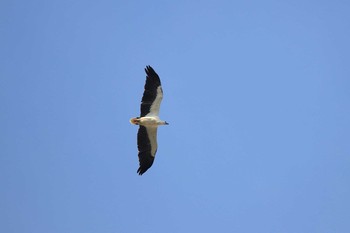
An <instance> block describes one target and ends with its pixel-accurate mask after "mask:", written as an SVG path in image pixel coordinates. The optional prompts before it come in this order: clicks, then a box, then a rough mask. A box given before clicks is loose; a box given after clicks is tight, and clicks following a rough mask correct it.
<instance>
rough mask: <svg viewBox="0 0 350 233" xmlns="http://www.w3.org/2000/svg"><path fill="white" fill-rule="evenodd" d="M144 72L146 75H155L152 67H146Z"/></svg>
mask: <svg viewBox="0 0 350 233" xmlns="http://www.w3.org/2000/svg"><path fill="white" fill-rule="evenodd" d="M145 72H146V74H147V75H151V74H152V73H156V72H155V71H154V69H153V68H152V66H150V65H148V66H146V68H145Z"/></svg>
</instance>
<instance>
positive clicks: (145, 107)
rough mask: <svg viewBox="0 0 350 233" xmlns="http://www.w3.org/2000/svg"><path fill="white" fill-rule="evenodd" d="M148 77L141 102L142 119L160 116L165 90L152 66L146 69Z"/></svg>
mask: <svg viewBox="0 0 350 233" xmlns="http://www.w3.org/2000/svg"><path fill="white" fill-rule="evenodd" d="M145 71H146V74H147V77H146V83H145V90H144V92H143V96H142V100H141V117H144V116H158V114H159V107H160V103H161V101H162V99H163V90H162V86H161V83H160V79H159V76H158V74H157V73H156V72H155V71H154V69H153V68H152V67H151V66H146V68H145Z"/></svg>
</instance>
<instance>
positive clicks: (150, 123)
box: [130, 66, 168, 175]
mask: <svg viewBox="0 0 350 233" xmlns="http://www.w3.org/2000/svg"><path fill="white" fill-rule="evenodd" d="M145 71H146V74H147V77H146V83H145V90H144V93H143V96H142V100H141V116H140V117H135V118H131V119H130V123H131V124H134V125H139V126H140V127H139V131H138V133H137V147H138V151H139V154H138V156H139V163H140V167H139V169H138V170H137V173H138V174H139V175H142V174H143V173H145V172H146V171H147V170H148V169H149V168H150V167H151V166H152V164H153V161H154V157H155V155H156V152H157V149H158V144H157V129H158V126H159V125H167V124H168V123H167V122H166V121H162V120H160V119H159V116H158V115H159V108H160V103H161V101H162V99H163V90H162V86H161V83H160V79H159V76H158V75H157V73H156V72H155V71H154V70H153V68H152V67H151V66H147V67H146V69H145Z"/></svg>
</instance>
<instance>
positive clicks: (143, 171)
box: [137, 167, 148, 176]
mask: <svg viewBox="0 0 350 233" xmlns="http://www.w3.org/2000/svg"><path fill="white" fill-rule="evenodd" d="M147 170H148V168H146V169H145V168H144V167H139V169H137V173H138V174H139V175H140V176H142V175H143V173H145V172H146V171H147Z"/></svg>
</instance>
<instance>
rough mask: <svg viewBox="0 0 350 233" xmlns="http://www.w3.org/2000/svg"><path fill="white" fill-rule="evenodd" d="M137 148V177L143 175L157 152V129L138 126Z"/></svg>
mask: <svg viewBox="0 0 350 233" xmlns="http://www.w3.org/2000/svg"><path fill="white" fill-rule="evenodd" d="M137 147H138V150H139V163H140V167H139V169H138V170H137V173H138V174H139V175H142V174H143V173H145V172H146V171H147V170H148V168H150V167H151V166H152V164H153V161H154V157H155V155H156V152H157V148H158V145H157V127H145V126H140V128H139V131H138V133H137Z"/></svg>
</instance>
